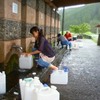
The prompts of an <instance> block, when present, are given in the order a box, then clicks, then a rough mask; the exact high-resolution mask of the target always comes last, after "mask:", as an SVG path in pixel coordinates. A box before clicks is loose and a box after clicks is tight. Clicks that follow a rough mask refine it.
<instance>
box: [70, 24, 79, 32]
mask: <svg viewBox="0 0 100 100" xmlns="http://www.w3.org/2000/svg"><path fill="white" fill-rule="evenodd" d="M69 30H70V31H71V32H73V33H79V32H80V27H79V26H78V25H70V29H69Z"/></svg>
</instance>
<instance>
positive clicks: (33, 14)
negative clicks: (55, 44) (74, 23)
mask: <svg viewBox="0 0 100 100" xmlns="http://www.w3.org/2000/svg"><path fill="white" fill-rule="evenodd" d="M13 7H15V8H14V9H12V8H13ZM16 9H17V12H16ZM13 10H14V11H15V12H14V11H13ZM51 12H52V13H51ZM33 25H39V26H40V27H41V28H42V29H43V30H44V34H45V36H46V38H47V39H49V41H51V38H53V37H55V34H56V33H57V32H58V30H59V27H60V25H59V15H58V14H57V12H54V11H53V9H52V8H51V7H50V6H49V5H48V4H46V3H45V2H44V0H0V63H2V62H4V61H5V59H6V56H7V54H8V53H9V52H10V50H11V48H12V45H14V44H15V45H19V46H22V47H23V48H24V51H29V50H30V48H31V47H32V46H33V44H32V43H33V42H34V41H35V40H34V38H33V37H32V35H31V34H30V32H29V30H30V28H31V27H32V26H33Z"/></svg>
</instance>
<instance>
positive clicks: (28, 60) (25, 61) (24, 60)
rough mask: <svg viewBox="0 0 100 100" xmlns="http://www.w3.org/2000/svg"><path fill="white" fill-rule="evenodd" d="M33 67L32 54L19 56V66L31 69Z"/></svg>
mask: <svg viewBox="0 0 100 100" xmlns="http://www.w3.org/2000/svg"><path fill="white" fill-rule="evenodd" d="M32 67H33V58H32V55H28V56H25V55H21V56H20V58H19V68H20V69H31V68H32Z"/></svg>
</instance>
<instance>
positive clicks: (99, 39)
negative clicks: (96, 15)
mask: <svg viewBox="0 0 100 100" xmlns="http://www.w3.org/2000/svg"><path fill="white" fill-rule="evenodd" d="M97 45H98V46H100V34H99V36H98V43H97Z"/></svg>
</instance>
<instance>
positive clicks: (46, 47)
mask: <svg viewBox="0 0 100 100" xmlns="http://www.w3.org/2000/svg"><path fill="white" fill-rule="evenodd" d="M35 48H37V49H38V50H39V51H41V52H42V53H43V54H44V55H46V56H48V57H54V56H55V52H54V50H53V48H52V47H51V45H50V44H49V43H48V41H47V40H46V39H45V38H44V37H41V40H40V43H38V42H37V41H36V42H35Z"/></svg>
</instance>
